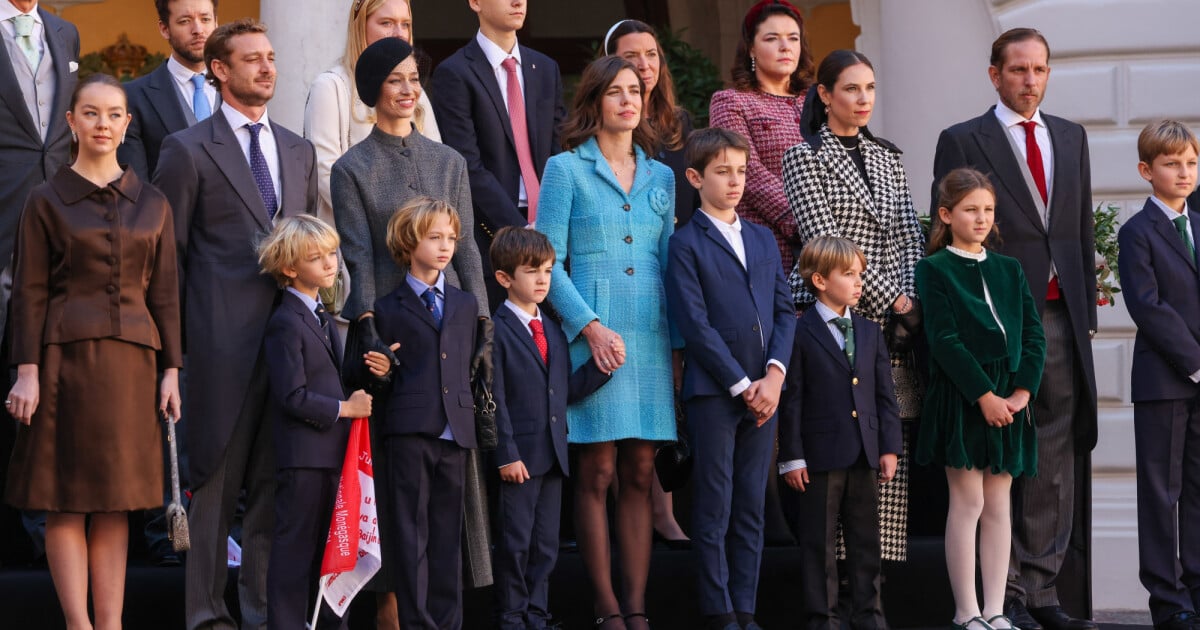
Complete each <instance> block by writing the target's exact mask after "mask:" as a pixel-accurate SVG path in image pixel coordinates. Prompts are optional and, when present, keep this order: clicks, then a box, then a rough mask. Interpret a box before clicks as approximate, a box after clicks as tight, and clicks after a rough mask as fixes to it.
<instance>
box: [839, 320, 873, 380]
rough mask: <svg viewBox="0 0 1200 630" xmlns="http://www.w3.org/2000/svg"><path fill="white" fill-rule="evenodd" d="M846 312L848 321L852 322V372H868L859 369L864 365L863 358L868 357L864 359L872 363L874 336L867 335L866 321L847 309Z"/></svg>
mask: <svg viewBox="0 0 1200 630" xmlns="http://www.w3.org/2000/svg"><path fill="white" fill-rule="evenodd" d="M847 310H848V311H849V313H850V321H852V322H854V371H855V372H864V371H869V370H861V369H859V368H860V367H861V366H863V365H864V364H863V360H864V359H863V357H869V358H867V359H866V360H867V361H874V357H875V343H874V341H875V338H874V336H872V335H868V334H867V331H866V328H867V324H866V320H865V319H864V318H862V317H860V316H859V315H857V314H855V313H854V311H850V310H849V309H847ZM842 354H843V355H844V354H845V353H844V352H843V353H842Z"/></svg>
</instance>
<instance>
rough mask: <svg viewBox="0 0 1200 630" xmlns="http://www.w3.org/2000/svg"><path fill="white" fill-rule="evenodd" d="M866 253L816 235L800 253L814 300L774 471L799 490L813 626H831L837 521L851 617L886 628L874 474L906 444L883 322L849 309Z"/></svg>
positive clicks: (804, 590)
mask: <svg viewBox="0 0 1200 630" xmlns="http://www.w3.org/2000/svg"><path fill="white" fill-rule="evenodd" d="M866 262H867V259H866V257H865V256H864V255H863V253H862V250H860V249H859V248H858V246H856V245H855V244H854V243H852V242H850V241H848V240H846V239H844V238H837V237H828V236H823V237H820V238H816V239H813V240H812V241H810V242H809V243H807V244H806V245H805V246H804V250H803V251H802V252H801V253H800V272H801V275H802V276H803V278H804V284H805V285H806V286H807V287H808V289H809V291H811V292H812V293H813V294H814V295H816V297H817V301H816V302H815V303H814V304H813V305H812V307H811V308H808V309H806V310H805V311H804V314H803V315H801V316H800V320H799V322H798V323H797V327H796V343H795V346H793V349H792V363H791V365H789V366H788V377H787V391H786V393H785V396H784V400H783V403H782V404H781V405H780V421H779V474H780V475H782V476H783V480H784V482H785V483H786V484H787V485H788V487H789V488H791V489H792V490H793V491H796V492H799V493H800V494H799V496H798V497H796V500H795V501H794V502H792V505H793V511H792V513H791V514H789V515H788V516H789V520H791V522H792V527H793V530H794V531H796V533H797V538H798V539H799V545H800V554H801V555H800V558H801V560H800V562H801V565H800V574H801V580H800V583H801V585H802V587H801V598H802V600H803V602H804V612H805V617H806V618H805V621H804V623H803V627H804V628H807V629H809V630H818V629H819V630H836V629H837V628H840V627H842V622H841V620H840V619H839V618H838V572H837V559H836V556H835V554H836V545H835V536H836V524H837V522H838V517H839V516H840V517H841V522H842V529H843V530H844V531H845V538H846V568H847V570H848V572H849V573H850V575H849V578H850V608H849V610H850V619H849V625H850V626H851V627H853V628H856V629H860V628H861V629H883V628H887V627H888V626H887V621H886V620H885V619H884V616H883V603H882V601H881V599H880V590H879V586H880V570H881V565H880V542H879V512H878V509H879V484H881V483H886V482H887V481H890V480H891V479H892V477H893V476H895V474H896V456H897V454H898V453H900V451H901V449H902V445H901V438H900V416H899V411H898V408H897V405H896V396H895V393H894V391H893V385H892V367H891V360H890V359H889V357H888V349H887V344H885V343H884V340H883V331H882V330H880V328H879V325H878V324H875V323H874V322H872V321H871V320H869V319H865V318H863V317H860V316H859V315H857V314H855V313H854V312H853V311H851V310H850V309H851V307H853V306H854V305H856V304H858V299H859V296H860V295H861V294H862V272H863V269H864V268H865V266H866Z"/></svg>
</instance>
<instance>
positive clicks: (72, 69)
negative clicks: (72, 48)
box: [67, 61, 79, 74]
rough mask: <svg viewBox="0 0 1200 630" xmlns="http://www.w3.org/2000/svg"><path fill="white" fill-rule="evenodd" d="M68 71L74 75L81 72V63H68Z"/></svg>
mask: <svg viewBox="0 0 1200 630" xmlns="http://www.w3.org/2000/svg"><path fill="white" fill-rule="evenodd" d="M67 70H68V71H69V72H71V73H72V74H74V73H75V71H77V70H79V62H78V61H68V62H67Z"/></svg>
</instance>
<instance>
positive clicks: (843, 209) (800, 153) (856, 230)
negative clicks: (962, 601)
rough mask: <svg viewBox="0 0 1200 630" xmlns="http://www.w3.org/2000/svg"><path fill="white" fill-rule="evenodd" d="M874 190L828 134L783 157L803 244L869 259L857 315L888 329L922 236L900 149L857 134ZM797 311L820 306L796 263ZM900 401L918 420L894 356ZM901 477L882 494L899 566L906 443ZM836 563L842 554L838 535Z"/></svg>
mask: <svg viewBox="0 0 1200 630" xmlns="http://www.w3.org/2000/svg"><path fill="white" fill-rule="evenodd" d="M858 140H859V147H861V150H862V154H863V162H864V163H865V165H866V170H867V177H868V178H869V179H870V181H871V184H870V186H868V185H867V182H865V181H863V178H862V174H861V172H860V171H859V170H858V167H857V166H855V164H854V161H853V160H851V159H850V156H849V155H847V153H846V150H845V149H844V148H843V147H842V144H841V142H840V141H839V140H838V139H837V137H835V136H834V135H833V132H831V131H830V130H829V126H828V125H824V126H822V127H821V131H820V133H819V134H818V135H817V136H815V137H813V138H809V139H807V140H805V141H804V142H801V143H800V144H797V145H796V146H793V147H792V148H790V149H788V151H787V153H785V154H784V157H783V186H784V190H785V191H786V193H787V197H788V203H789V204H790V205H791V209H792V214H793V216H795V218H796V224H797V231H798V233H799V235H800V240H801V242H808V241H809V240H811V239H813V238H816V237H818V236H841V237H843V238H847V239H850V240H851V241H854V242H855V243H856V244H857V245H858V246H859V247H860V248H861V249H862V250H863V253H864V254H866V257H867V268H866V270H865V271H864V272H863V289H862V297H861V298H860V300H859V303H858V306H857V307H856V308H855V311H857V312H858V313H859V314H860V315H862V316H863V317H866V318H868V319H870V320H873V321H875V322H876V323H878V324H879V325H881V326H882V325H883V324H884V323H885V322H886V321H887V317H888V313H889V312H890V311H891V306H892V304H893V303H894V302H895V301H896V298H897V297H899V296H900V295H901V294H904V295H908V296H910V297H911V296H913V295H915V292H916V290H915V287H914V285H913V270H914V269H916V266H917V261H919V260H920V259H921V257H922V256H923V255H924V248H925V236H924V232H923V231H922V229H921V224H920V223H919V222H918V221H917V213H916V211H915V210H914V208H913V202H912V193H911V191H910V190H909V187H908V176H907V175H905V173H904V165H903V164H901V163H900V150H899V149H897V148H896V147H895V146H893V145H892V144H891V143H888V142H887V141H885V140H879V139H872V138H870V137H867V136H866V135H865V134H862V133H859V135H858ZM788 283H789V284H791V286H792V299H793V300H794V301H795V303H796V307H797V308H798V309H803V308H805V307H807V306H809V305H811V304H812V303H813V302H815V301H816V297H815V296H813V295H812V294H811V293H809V292H808V290H807V289H805V288H804V281H803V279H801V277H800V270H799V263H798V262H797V265H796V267H795V268H793V269H792V272H791V275H790V276H789V277H788ZM892 374H893V377H894V378H895V380H896V398H897V402H898V403H899V405H900V416H901V417H902V418H914V417H917V416H918V415H919V414H920V392H919V390H918V389H917V383H916V378H915V374H914V370H913V366H912V363H911V361H909V360H908V358H907V357H900V356H893V357H892ZM904 425H905V426H904V453H903V454H902V455H901V457H900V462H899V466H898V467H897V470H896V476H895V478H893V479H892V481H890V482H889V483H886V484H884V485H883V486H882V487H881V488H880V492H879V533H880V539H881V540H880V542H881V543H882V551H883V554H882V555H883V559H885V560H897V561H902V560H904V559H906V557H907V552H908V457H907V454H908V443H909V434H910V431H909V426H908V423H904ZM838 547H839V549H838V551H839V556H843V557H844V548H843V546H842V543H841V537H840V536H839V544H838Z"/></svg>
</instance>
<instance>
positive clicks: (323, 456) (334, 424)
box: [258, 215, 388, 630]
mask: <svg viewBox="0 0 1200 630" xmlns="http://www.w3.org/2000/svg"><path fill="white" fill-rule="evenodd" d="M337 247H338V235H337V232H336V231H334V229H333V228H332V227H330V226H329V225H328V224H326V223H324V222H322V221H321V220H320V219H318V218H316V217H312V216H308V215H300V216H296V217H288V218H287V219H284V220H283V221H280V222H279V223H278V224H277V225H276V226H275V229H274V230H273V231H272V232H271V235H270V236H268V237H267V238H266V239H264V240H263V242H262V243H261V244H260V245H259V247H258V261H259V265H260V266H261V267H262V270H263V273H266V274H270V275H271V276H272V277H274V278H275V281H276V282H278V283H279V284H280V286H282V287H284V288H283V294H282V295H281V296H280V303H279V307H278V308H276V309H275V312H274V313H273V314H272V315H271V319H270V320H268V322H267V333H266V337H265V339H264V341H263V343H264V345H265V348H266V360H267V374H268V377H269V379H270V401H269V403H268V406H267V415H268V417H269V422H271V424H272V428H273V437H274V442H275V468H276V473H275V534H274V537H273V538H272V541H271V563H270V569H269V571H268V573H267V628H268V629H270V630H276V629H278V630H289V629H291V628H302V627H304V624H305V622H306V621H307V620H308V615H309V611H311V610H312V605H313V598H314V597H315V596H316V588H315V587H316V584H317V579H318V578H319V577H320V573H321V558H322V556H323V555H324V550H325V545H324V543H325V538H326V536H327V534H328V532H329V520H330V516H331V515H332V513H333V503H334V499H335V498H336V497H337V486H338V479H339V477H340V476H341V467H342V462H343V461H344V460H345V456H346V442H347V440H348V439H349V437H350V422H349V420H350V419H353V418H365V417H368V416H370V415H371V396H370V395H369V394H367V393H366V392H364V391H362V390H358V391H356V392H354V393H353V394H350V396H349V398H347V397H346V396H345V392H344V390H343V388H342V381H341V378H340V377H339V375H338V372H339V369H340V367H341V363H342V358H341V357H342V344H341V339H340V338H339V337H338V335H337V334H336V331H335V329H334V328H333V325H332V324H333V322H332V319H331V318H330V317H329V315H328V314H326V313H325V308H324V307H323V306H322V305H321V301H320V297H318V295H317V292H318V291H319V290H320V289H325V288H329V287H330V286H332V285H333V281H334V279H336V278H337V268H338V265H337ZM375 359H377V360H376V364H377V365H376V366H374V367H375V369H376V371H377V373H379V374H382V373H384V372H386V371H387V365H388V364H387V360H386V359H384V358H383V355H379V356H378V357H375ZM318 624H319V626H320V627H322V628H329V627H343V628H344V627H346V626H345V620H344V619H343V620H338V618H337V616H336V615H335V614H334V613H333V612H332V611H331V610H330V609H329V607H328V606H326V605H324V604H323V605H322V617H321V620H320V621H319V622H318Z"/></svg>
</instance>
